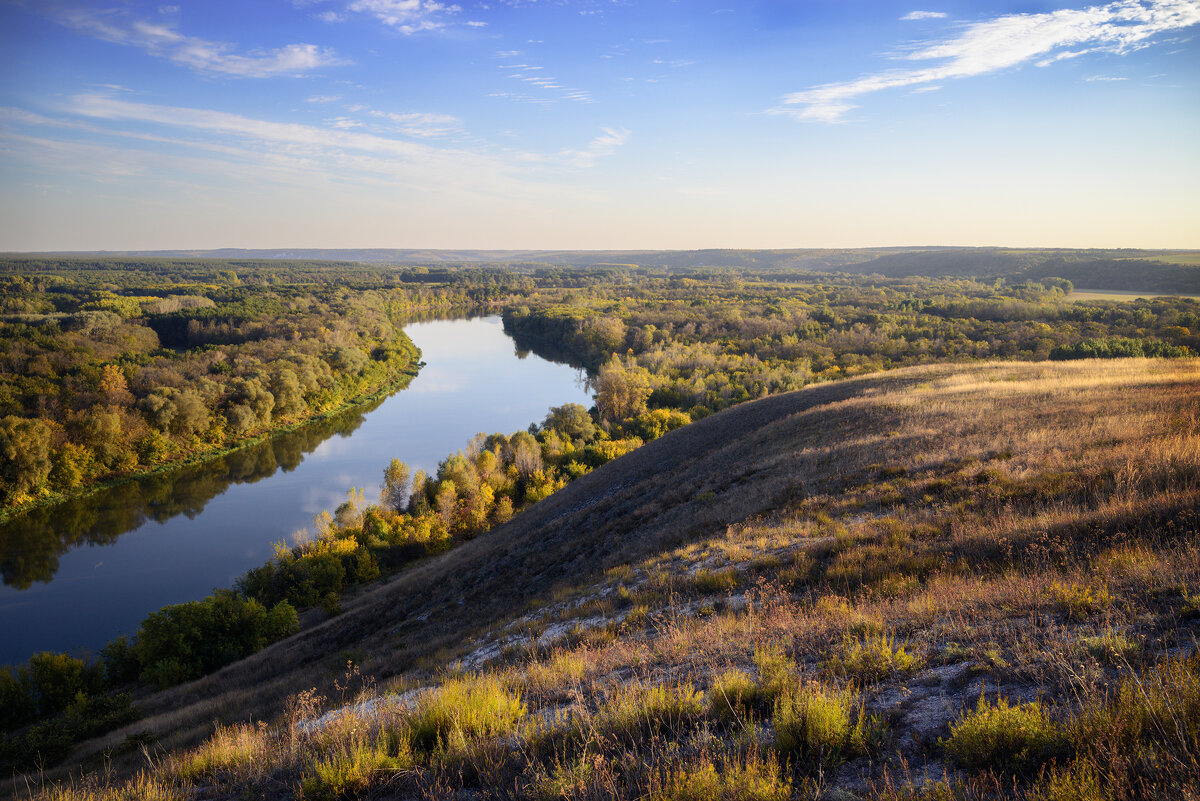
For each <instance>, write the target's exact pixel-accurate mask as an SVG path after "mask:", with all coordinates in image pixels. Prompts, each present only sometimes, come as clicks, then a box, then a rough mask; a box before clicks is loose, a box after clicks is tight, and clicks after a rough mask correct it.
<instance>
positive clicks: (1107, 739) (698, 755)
mask: <svg viewBox="0 0 1200 801" xmlns="http://www.w3.org/2000/svg"><path fill="white" fill-rule="evenodd" d="M1198 389H1200V364H1197V363H1196V362H1194V361H1190V360H1187V361H1178V360H1173V361H1155V360H1124V361H1104V362H1094V361H1076V362H1068V363H1051V364H1048V363H1032V364H1031V363H1023V364H1015V363H991V364H983V365H971V366H961V365H940V366H936V367H921V368H912V369H905V370H899V371H895V372H892V373H888V374H886V375H882V376H874V377H869V378H863V379H855V380H848V381H843V382H839V383H834V384H827V385H821V386H817V387H812V388H809V389H806V390H802V391H800V392H794V393H788V394H783V395H778V396H772V397H768V398H765V399H763V400H760V401H756V402H753V403H748V404H743V405H741V406H738V407H734V408H732V409H729V410H727V411H725V412H722V413H719V414H716V415H713V416H711V417H708V418H705V419H704V420H701V421H698V422H697V423H694V424H692V425H690V426H687V427H685V428H682V429H679V430H678V431H675V432H672V433H670V434H668V435H666V436H664V437H662V438H661V439H659V440H655V441H654V442H651V443H649V444H647V445H646V446H644V447H643V448H640V449H638V450H636V451H634V452H633V453H631V454H628V455H627V456H625V457H622V458H621V459H618V460H617V461H615V462H612V463H611V464H609V465H607V466H605V467H603V468H601V469H599V470H597V471H595V472H594V473H591V474H589V475H587V476H584V477H583V478H581V479H579V480H577V481H576V482H574V483H573V484H571V485H570V486H568V487H567V488H566V489H564V490H562V491H560V492H558V493H556V494H554V495H553V496H551V497H550V498H548V499H546V500H545V501H543V502H541V503H539V504H537V505H535V506H534V507H532V508H531V509H529V510H528V511H526V512H525V513H522V514H521V515H519V516H518V517H517V518H515V519H514V520H513V521H512V522H510V523H509V524H506V525H504V526H501V527H498V528H496V529H494V530H493V531H492V532H490V533H489V534H487V535H484V536H481V537H479V538H478V539H476V540H473V541H471V542H468V543H466V544H464V545H463V546H461V547H459V548H458V549H456V550H455V551H452V552H450V553H447V554H445V555H443V556H441V557H436V558H433V559H430V560H427V561H425V562H423V563H421V564H419V565H418V566H416V567H414V568H412V569H410V570H408V571H407V572H405V573H404V574H402V575H400V576H398V577H397V578H395V579H393V580H392V581H390V582H388V583H387V584H385V585H383V586H381V587H378V588H377V589H374V590H372V591H370V592H368V593H366V594H363V595H361V596H360V597H358V598H356V599H354V600H352V601H350V602H349V603H347V604H346V606H345V611H344V612H343V613H342V614H341V615H339V616H337V617H335V618H332V619H329V620H327V621H325V622H323V623H318V624H316V625H313V626H311V627H309V628H307V629H306V630H304V631H302V632H301V633H299V634H297V635H295V636H293V637H291V638H290V639H288V640H285V641H283V642H281V643H278V644H276V645H274V646H272V647H270V648H268V649H267V650H265V651H263V652H260V653H258V654H256V655H254V656H252V657H250V658H248V659H246V660H244V661H242V662H239V663H237V664H234V665H231V666H230V667H228V668H226V669H224V670H222V671H221V672H219V673H217V674H214V675H212V676H209V677H207V678H204V679H201V680H199V681H197V682H194V683H193V684H190V685H186V686H183V687H180V688H176V689H174V690H170V691H166V692H163V693H159V694H157V695H154V696H149V697H145V698H143V699H140V705H141V706H142V707H143V708H144V709H145V710H146V711H147V712H148V713H149V716H148V717H147V718H146V719H144V720H142V721H140V722H138V723H136V724H134V725H132V726H130V727H128V728H127V729H125V730H122V731H120V732H117V733H115V734H113V735H110V736H109V737H107V738H106V739H105V740H104V741H101V742H94V743H91V744H89V745H88V746H86V747H85V748H84V749H82V750H81V751H80V753H78V754H77V756H78V757H80V758H83V757H86V756H87V754H88V753H91V754H92V755H93V758H99V756H100V754H101V753H102V752H103V750H104V749H117V750H116V751H114V755H116V762H115V763H113V764H114V765H115V766H116V767H117V768H118V769H120V770H125V771H128V770H130V769H132V768H134V767H135V766H136V764H137V763H138V762H139V758H137V757H136V756H132V757H131V756H126V757H123V758H122V757H121V756H120V754H119V751H120V746H121V743H122V740H124V739H125V738H126V737H130V736H133V737H135V738H136V741H137V742H151V741H153V742H154V743H155V744H154V747H153V749H152V751H151V753H158V754H160V756H159V757H157V758H156V761H155V768H154V770H153V771H151V772H150V773H146V774H143V775H142V776H141V778H140V779H137V780H136V781H140V782H142V785H139V787H140V788H141V789H139V790H138V793H140V794H142V795H146V794H149V793H150V791H151V789H154V788H157V789H154V792H159V791H161V792H162V797H165V798H201V797H203V798H226V797H230V798H232V797H239V796H240V795H241V794H243V793H246V792H250V793H251V794H252V795H253V796H254V797H267V798H276V797H278V798H283V797H291V796H294V795H297V794H299V793H301V792H303V794H304V796H305V797H347V798H349V797H385V796H386V797H396V796H397V795H399V796H400V797H422V796H423V797H449V796H453V795H456V794H458V793H460V792H461V793H468V794H471V795H472V796H473V797H513V795H515V796H516V797H531V798H600V797H612V796H614V795H615V796H617V797H646V796H651V797H662V798H702V797H709V796H707V795H705V794H703V793H701V794H699V795H697V794H692V795H688V794H687V793H686V792H684V790H686V789H687V787H691V786H692V785H693V784H695V785H696V786H701V787H704V786H707V787H709V788H710V789H711V786H712V785H705V784H704V782H711V781H716V782H718V784H717V785H716V786H717V788H718V790H720V787H721V786H722V785H721V784H720V782H734V783H747V784H754V785H755V786H758V787H759V788H760V789H762V788H766V789H765V790H763V793H766V794H758V795H736V794H728V793H727V795H726V797H746V798H760V797H779V798H782V797H789V796H793V797H800V798H806V797H812V796H813V795H814V793H816V792H817V791H824V790H828V789H830V788H838V789H841V790H847V791H851V792H854V793H857V794H874V795H878V794H884V795H886V794H888V793H892V792H893V791H894V792H895V793H896V794H898V795H897V796H896V797H907V796H903V792H907V791H904V790H903V788H904V787H908V788H910V789H912V788H915V787H918V786H921V785H923V784H927V783H929V782H934V783H943V784H945V785H946V788H948V787H949V786H950V785H953V786H955V787H956V788H957V790H956V792H959V793H961V794H963V795H962V797H993V796H994V794H995V792H997V791H998V789H999V788H1001V787H1015V791H1014V792H1015V794H1016V795H1017V796H1020V797H1031V798H1032V797H1038V798H1042V797H1080V795H1078V794H1076V795H1074V796H1070V795H1058V796H1054V795H1047V793H1048V792H1050V790H1053V788H1055V787H1073V788H1075V789H1076V790H1078V789H1079V787H1083V790H1080V792H1084V791H1087V786H1085V785H1086V781H1091V782H1092V785H1094V789H1095V792H1090V794H1089V795H1086V796H1084V797H1091V798H1136V797H1146V796H1147V795H1157V794H1159V793H1158V792H1157V791H1161V790H1164V789H1166V788H1175V790H1176V791H1178V792H1179V793H1181V794H1184V795H1186V794H1187V793H1189V792H1190V793H1193V794H1194V793H1195V792H1197V791H1200V787H1197V785H1196V782H1195V776H1196V775H1200V773H1198V772H1197V771H1196V770H1195V769H1196V768H1197V767H1198V766H1200V761H1197V760H1198V756H1200V749H1198V744H1200V743H1198V741H1197V738H1196V734H1195V732H1196V731H1197V730H1198V729H1200V695H1197V696H1195V698H1194V697H1193V695H1192V693H1193V690H1194V685H1196V684H1197V682H1198V681H1200V679H1198V678H1197V666H1196V663H1195V660H1192V661H1188V659H1189V655H1190V654H1192V653H1194V651H1195V650H1196V633H1197V627H1196V622H1195V621H1196V618H1197V616H1200V612H1197V611H1196V610H1197V604H1198V603H1200V601H1197V596H1198V595H1200V557H1198V555H1197V554H1198V553H1200V552H1198V551H1197V545H1200V520H1198V519H1197V514H1196V510H1197V508H1198V506H1200V503H1198V501H1200V415H1198V412H1200V392H1198V391H1197V390H1198ZM347 659H351V660H353V661H354V662H355V664H356V666H355V668H353V669H352V670H350V671H349V672H347V670H346V661H347ZM1181 660H1182V661H1181ZM455 675H457V676H460V677H461V678H460V679H451V678H449V677H452V676H455ZM364 676H370V677H372V678H371V680H370V681H364V680H363V678H362V677H364ZM417 687H431V688H433V689H430V690H422V691H415V692H414V690H413V688H417ZM314 688H315V693H314V694H312V695H305V694H303V693H305V691H308V690H311V689H314ZM1189 688H1192V689H1189ZM360 690H362V691H363V695H359V691H360ZM316 696H322V697H323V698H327V699H332V700H329V701H323V702H319V701H317V700H315V698H316ZM356 697H359V698H360V699H363V698H367V699H378V700H372V701H370V702H369V703H368V704H367V705H365V706H358V707H352V708H349V709H342V711H341V712H336V713H335V714H334V715H333V716H332V717H330V718H326V722H325V723H323V724H322V725H321V727H317V728H314V727H313V726H312V725H311V724H307V723H305V722H304V721H306V720H311V719H312V718H314V717H315V716H316V715H317V714H318V713H319V712H320V711H321V710H323V709H327V708H332V709H334V710H335V711H336V710H337V709H339V708H342V704H345V703H348V702H350V701H353V700H354V699H355V698H356ZM980 699H983V701H981V700H980ZM997 699H1003V702H1001V701H998V700H997ZM981 704H982V705H981ZM285 710H291V711H290V712H288V713H287V714H285ZM469 710H473V711H469ZM1008 710H1016V711H1008ZM468 714H469V715H470V719H471V720H474V721H476V722H475V723H471V724H467V723H466V722H465V721H466V720H468V718H467V717H464V716H466V715H468ZM814 716H820V719H821V720H825V723H822V724H820V725H818V724H817V723H816V721H817V720H818V717H814ZM250 720H270V721H273V724H272V725H269V726H263V727H257V726H253V725H243V724H247V723H248V722H249V721H250ZM213 721H217V722H218V723H221V724H222V725H224V726H228V727H231V728H222V729H221V730H220V731H219V732H218V733H217V735H216V738H215V739H213V740H210V741H208V743H207V744H205V745H200V743H201V741H202V740H203V739H204V738H206V737H208V736H209V735H210V734H211V732H212V728H211V727H212V724H213ZM439 721H441V722H439ZM806 721H807V722H806ZM1138 721H1140V723H1138ZM1171 721H1174V723H1171ZM1135 724H1136V725H1140V726H1143V729H1142V730H1143V731H1145V732H1146V734H1145V735H1144V736H1143V739H1142V740H1138V739H1137V738H1135V739H1134V740H1133V741H1132V742H1133V743H1135V744H1136V743H1138V742H1143V745H1142V746H1139V747H1138V748H1137V749H1135V750H1129V749H1130V745H1129V743H1130V741H1129V740H1128V739H1127V734H1121V732H1123V731H1124V732H1129V731H1131V729H1130V728H1129V727H1130V726H1134V725H1135ZM1167 724H1170V726H1171V727H1173V728H1171V729H1170V731H1176V730H1177V731H1178V735H1176V734H1170V733H1169V731H1168V730H1167V729H1162V730H1161V731H1162V732H1163V734H1162V736H1159V735H1158V734H1155V733H1154V732H1155V731H1159V729H1156V728H1154V727H1161V726H1164V725H1167ZM814 726H816V727H817V728H813V727H814ZM988 726H990V727H992V728H993V729H997V730H999V731H1000V734H1002V735H1004V736H1008V735H1006V734H1005V731H1007V729H1006V727H1010V726H1011V727H1013V728H1014V729H1015V730H1018V735H1014V736H1016V738H1017V739H1016V741H1015V745H1014V744H1013V743H1011V742H1008V741H1004V742H1006V743H1007V744H1003V743H1002V745H1000V746H996V745H995V742H993V740H994V738H993V739H988V737H990V736H991V735H988V736H984V735H983V734H979V731H980V729H981V727H983V728H986V727H988ZM1146 726H1149V727H1151V728H1149V729H1147V728H1145V727H1146ZM1030 727H1033V729H1035V730H1036V731H1037V732H1040V734H1037V735H1036V736H1037V737H1038V738H1041V739H1037V740H1036V741H1030V742H1026V741H1025V740H1022V739H1021V738H1022V737H1025V736H1026V734H1028V730H1029V729H1030ZM1022 731H1024V732H1026V734H1020V733H1019V732H1022ZM994 733H995V732H993V734H994ZM1009 734H1011V732H1009ZM1030 736H1033V735H1030ZM981 738H982V739H981ZM1001 739H1002V740H1003V737H1002V738H1001ZM1010 739H1011V738H1010ZM981 743H983V744H981ZM986 743H992V744H991V745H986ZM1031 743H1032V744H1031ZM180 749H183V750H182V752H181V751H180ZM189 749H193V750H189ZM197 749H198V750H197ZM168 752H174V753H175V754H176V755H175V756H167V754H168ZM255 755H258V756H255ZM1147 760H1150V761H1147ZM714 766H715V767H714ZM718 769H719V770H718ZM711 771H716V773H713V774H712V775H710V772H711ZM714 775H715V776H717V777H718V778H713V776H714ZM339 777H340V778H339ZM720 777H724V778H720ZM1088 777H1091V778H1090V779H1089V778H1088ZM1097 777H1101V778H1097ZM1189 777H1190V778H1189ZM1085 780H1086V781H1085ZM1081 783H1082V784H1081ZM739 786H740V785H739ZM148 788H149V789H148ZM306 788H307V789H306ZM505 788H507V789H505ZM680 788H683V789H680ZM946 788H943V789H944V790H946ZM1047 788H1049V789H1047ZM768 790H769V791H770V792H767V791H768ZM88 792H89V793H90V792H92V791H91V790H89V791H88ZM95 792H96V793H98V795H97V794H93V795H90V796H89V795H87V794H84V793H83V792H82V791H72V792H71V793H67V794H65V795H61V794H60V795H52V796H50V797H112V796H105V795H104V793H105V792H107V791H103V788H101V789H98V790H96V791H95ZM722 792H723V791H722ZM947 792H948V790H947ZM730 793H732V791H730ZM772 793H773V794H772ZM939 797H947V796H945V795H942V796H939Z"/></svg>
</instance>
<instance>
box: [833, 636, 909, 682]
mask: <svg viewBox="0 0 1200 801" xmlns="http://www.w3.org/2000/svg"><path fill="white" fill-rule="evenodd" d="M920 664H921V660H920V659H918V658H917V657H915V656H913V655H912V654H910V653H908V651H906V650H905V647H904V644H903V643H900V644H899V645H897V644H896V641H895V640H894V639H893V638H892V637H889V636H888V635H887V634H886V633H880V634H869V635H867V636H866V637H863V638H862V639H850V638H847V639H846V640H844V641H843V643H842V649H841V653H838V654H835V655H833V656H832V657H830V658H829V659H828V660H827V661H826V662H825V669H826V670H828V671H829V672H830V673H832V674H834V675H835V676H845V677H849V678H852V679H855V680H856V681H860V682H876V681H880V680H881V679H884V678H886V677H888V676H890V675H891V674H893V673H907V672H909V671H912V670H915V669H916V668H918V667H919V666H920Z"/></svg>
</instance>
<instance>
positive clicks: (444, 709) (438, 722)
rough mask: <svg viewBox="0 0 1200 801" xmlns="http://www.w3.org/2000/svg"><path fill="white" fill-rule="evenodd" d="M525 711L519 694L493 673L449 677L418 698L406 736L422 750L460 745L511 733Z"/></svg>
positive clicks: (458, 746)
mask: <svg viewBox="0 0 1200 801" xmlns="http://www.w3.org/2000/svg"><path fill="white" fill-rule="evenodd" d="M525 713H526V709H525V705H524V704H523V703H522V702H521V697H520V696H519V695H517V694H515V693H512V692H509V691H508V690H506V689H505V688H504V685H503V684H502V683H501V682H500V680H499V679H497V678H495V677H492V676H482V677H468V678H461V679H450V680H449V681H447V682H446V683H445V684H443V685H442V686H441V687H440V688H438V689H437V690H436V691H434V692H432V693H429V694H428V695H426V696H425V697H424V698H422V699H421V702H420V703H419V704H418V706H417V709H416V711H415V713H414V714H413V716H412V718H411V720H410V721H409V727H410V728H409V732H410V738H411V741H412V744H413V746H414V747H415V748H419V749H422V750H425V751H431V750H433V749H435V748H443V749H452V748H462V747H465V746H466V745H467V744H468V742H469V741H470V740H477V739H482V738H485V737H498V736H503V735H506V734H509V733H511V732H512V731H513V730H515V729H516V727H517V724H518V723H519V722H520V721H521V719H522V718H523V717H525Z"/></svg>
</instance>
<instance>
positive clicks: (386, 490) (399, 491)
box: [379, 459, 411, 512]
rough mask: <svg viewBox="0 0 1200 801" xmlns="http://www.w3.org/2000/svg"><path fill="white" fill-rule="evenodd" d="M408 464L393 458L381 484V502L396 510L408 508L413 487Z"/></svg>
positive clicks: (400, 510) (401, 510)
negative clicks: (409, 479) (409, 477)
mask: <svg viewBox="0 0 1200 801" xmlns="http://www.w3.org/2000/svg"><path fill="white" fill-rule="evenodd" d="M408 476H409V474H408V465H406V464H405V463H404V462H402V461H400V460H399V459H393V460H392V461H391V462H390V463H389V464H388V466H387V467H386V468H385V469H384V471H383V483H382V484H380V485H379V502H380V503H382V504H383V505H384V506H386V507H387V508H388V509H391V510H393V511H396V512H403V511H404V510H405V509H406V508H408V500H409V495H410V494H411V489H410V488H409V485H408Z"/></svg>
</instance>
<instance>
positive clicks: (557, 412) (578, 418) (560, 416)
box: [542, 403, 596, 442]
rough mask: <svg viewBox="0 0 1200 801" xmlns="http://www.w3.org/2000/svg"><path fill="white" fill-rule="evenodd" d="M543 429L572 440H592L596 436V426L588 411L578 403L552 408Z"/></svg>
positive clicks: (543, 423)
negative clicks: (553, 431) (564, 435)
mask: <svg viewBox="0 0 1200 801" xmlns="http://www.w3.org/2000/svg"><path fill="white" fill-rule="evenodd" d="M542 428H548V429H553V430H555V431H557V432H559V433H560V434H566V435H567V436H568V437H570V438H571V439H581V440H583V441H585V442H586V441H588V440H590V439H591V438H592V437H593V436H595V434H596V424H595V422H594V421H593V420H592V416H591V415H590V414H588V410H587V409H585V408H583V406H581V405H580V404H578V403H565V404H563V405H562V406H551V407H550V413H549V414H548V415H546V419H545V420H544V421H543V422H542Z"/></svg>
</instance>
